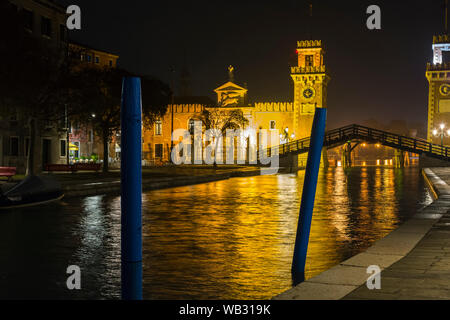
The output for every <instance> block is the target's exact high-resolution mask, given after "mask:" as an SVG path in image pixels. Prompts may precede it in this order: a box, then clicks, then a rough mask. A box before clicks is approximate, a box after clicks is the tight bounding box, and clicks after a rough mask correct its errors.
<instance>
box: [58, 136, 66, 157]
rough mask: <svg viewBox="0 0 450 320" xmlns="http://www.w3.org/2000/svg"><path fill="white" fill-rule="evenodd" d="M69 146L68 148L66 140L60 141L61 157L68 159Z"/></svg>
mask: <svg viewBox="0 0 450 320" xmlns="http://www.w3.org/2000/svg"><path fill="white" fill-rule="evenodd" d="M66 152H67V146H66V140H59V155H60V157H66V156H67V153H66Z"/></svg>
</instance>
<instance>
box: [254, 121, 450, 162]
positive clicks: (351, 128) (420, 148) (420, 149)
mask: <svg viewBox="0 0 450 320" xmlns="http://www.w3.org/2000/svg"><path fill="white" fill-rule="evenodd" d="M352 142H356V144H355V145H353V146H351V143H352ZM360 142H367V143H378V144H381V145H383V146H387V147H391V148H394V149H398V150H401V151H406V152H412V153H416V154H425V155H426V156H428V157H431V158H435V159H440V160H445V161H450V148H449V147H446V146H441V145H438V144H433V143H430V142H428V141H426V140H423V139H417V138H411V137H406V136H402V135H399V134H395V133H391V132H387V131H383V130H378V129H373V128H368V127H364V126H360V125H357V124H352V125H348V126H345V127H341V128H337V129H333V130H329V131H327V132H326V133H325V137H324V141H323V146H324V147H327V148H334V147H338V146H340V145H344V144H347V146H348V148H347V150H348V152H351V151H352V150H353V149H354V148H355V147H356V146H357V145H358V144H359V143H360ZM309 144H310V138H309V137H307V138H303V139H299V140H294V141H291V142H289V143H285V144H281V145H279V146H276V147H272V148H268V149H265V150H262V152H265V154H266V155H267V156H269V157H270V156H271V155H272V154H273V153H278V155H279V156H280V157H283V156H288V155H296V154H302V153H306V152H308V151H309ZM258 156H259V155H258Z"/></svg>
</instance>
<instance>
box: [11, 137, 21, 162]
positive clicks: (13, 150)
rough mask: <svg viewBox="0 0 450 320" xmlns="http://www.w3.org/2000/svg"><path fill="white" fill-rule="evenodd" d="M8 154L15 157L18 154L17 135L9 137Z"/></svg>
mask: <svg viewBox="0 0 450 320" xmlns="http://www.w3.org/2000/svg"><path fill="white" fill-rule="evenodd" d="M9 151H10V153H9V155H10V156H13V157H17V156H18V155H19V138H18V137H10V138H9Z"/></svg>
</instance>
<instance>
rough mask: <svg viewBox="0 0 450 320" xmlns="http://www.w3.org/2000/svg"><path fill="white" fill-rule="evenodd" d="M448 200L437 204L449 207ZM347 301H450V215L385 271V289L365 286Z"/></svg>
mask: <svg viewBox="0 0 450 320" xmlns="http://www.w3.org/2000/svg"><path fill="white" fill-rule="evenodd" d="M445 198H446V199H445V200H441V198H440V199H439V200H437V203H438V204H440V205H445V207H446V208H447V207H448V206H450V197H448V196H447V197H445ZM447 211H448V210H447ZM344 299H346V300H348V299H358V300H362V299H370V300H386V299H389V300H411V299H433V300H435V299H450V214H449V213H445V214H443V215H442V218H441V219H440V220H439V221H437V222H436V223H434V225H433V226H432V228H431V230H430V231H429V232H428V233H427V234H426V235H425V236H424V237H423V238H422V240H421V241H420V242H419V243H418V244H417V246H416V247H415V248H414V249H413V250H411V251H410V252H409V253H408V254H407V255H406V256H405V257H404V258H402V259H401V260H400V261H398V262H396V263H394V264H393V265H391V266H390V267H388V268H386V269H385V270H383V271H382V272H381V289H379V290H376V289H374V290H369V289H368V288H367V286H366V285H365V284H364V285H362V286H360V287H358V288H357V289H356V290H354V291H353V292H351V293H350V294H348V295H346V296H345V297H344Z"/></svg>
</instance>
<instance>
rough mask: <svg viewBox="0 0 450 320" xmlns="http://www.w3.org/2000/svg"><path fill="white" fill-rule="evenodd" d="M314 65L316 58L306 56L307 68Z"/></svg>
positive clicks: (310, 55) (309, 55)
mask: <svg viewBox="0 0 450 320" xmlns="http://www.w3.org/2000/svg"><path fill="white" fill-rule="evenodd" d="M313 65H314V56H313V55H312V54H308V55H306V56H305V66H307V67H312V66H313Z"/></svg>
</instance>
